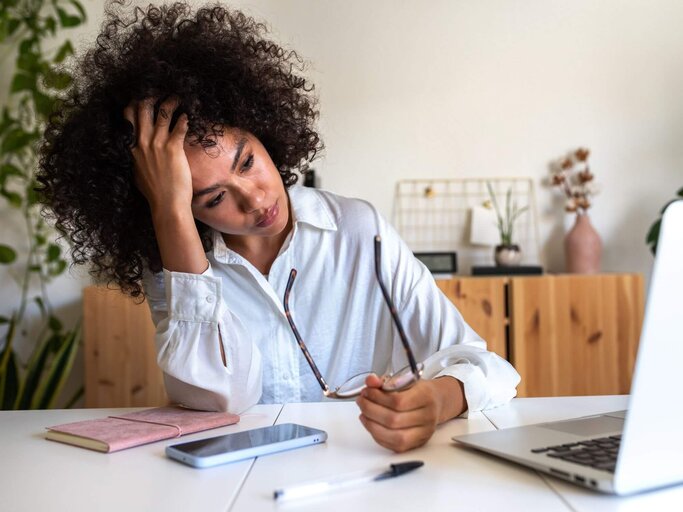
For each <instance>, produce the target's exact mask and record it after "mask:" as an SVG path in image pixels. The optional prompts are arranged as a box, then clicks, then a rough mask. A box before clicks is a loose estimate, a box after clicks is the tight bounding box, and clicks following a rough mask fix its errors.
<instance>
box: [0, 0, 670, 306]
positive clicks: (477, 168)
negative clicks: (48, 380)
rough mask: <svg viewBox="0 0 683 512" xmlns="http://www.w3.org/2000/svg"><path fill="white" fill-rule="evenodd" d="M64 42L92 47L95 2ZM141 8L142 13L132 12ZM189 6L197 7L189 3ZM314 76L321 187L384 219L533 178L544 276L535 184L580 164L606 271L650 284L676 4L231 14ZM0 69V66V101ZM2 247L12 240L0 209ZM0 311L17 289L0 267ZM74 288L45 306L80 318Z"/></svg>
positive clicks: (663, 176) (255, 5)
mask: <svg viewBox="0 0 683 512" xmlns="http://www.w3.org/2000/svg"><path fill="white" fill-rule="evenodd" d="M84 3H85V5H86V8H87V10H88V13H89V15H90V21H89V24H88V26H86V27H84V28H83V29H79V31H78V32H77V33H76V35H75V36H74V35H72V36H71V37H72V39H74V40H75V41H76V42H79V41H81V42H85V43H87V42H89V41H90V40H92V38H93V37H94V34H96V32H97V29H98V27H99V24H100V22H101V12H102V3H101V2H99V1H94V0H89V1H86V2H84ZM137 3H139V4H143V5H144V4H146V3H147V2H137ZM193 3H194V4H196V5H199V4H200V3H201V2H193ZM232 5H235V6H240V7H242V8H244V9H245V10H246V11H248V12H249V13H251V14H253V15H255V16H257V17H260V18H264V19H266V20H267V21H268V22H269V24H270V26H271V27H272V29H273V34H274V37H275V39H277V40H279V41H281V42H283V43H285V44H288V45H290V46H291V47H293V48H294V49H296V50H297V51H298V52H299V53H300V54H301V55H302V56H304V57H305V58H306V59H307V60H309V61H310V62H311V68H310V75H311V77H312V78H313V80H314V82H315V83H316V84H317V89H318V92H319V95H320V99H321V108H322V117H321V121H320V128H321V132H322V135H323V137H324V140H325V143H326V146H327V150H326V153H325V155H324V157H323V158H322V159H321V160H320V161H319V162H318V163H317V164H316V168H317V169H318V171H319V172H320V175H321V180H322V186H323V187H324V188H326V189H329V190H332V191H335V192H338V193H341V194H345V195H351V196H357V197H362V198H365V199H368V200H370V201H371V202H373V203H374V204H376V205H377V206H378V207H379V208H380V210H381V211H382V212H383V213H384V214H385V215H386V216H390V215H391V207H392V197H393V187H394V185H395V182H396V180H399V179H404V178H450V177H468V176H529V177H532V178H533V179H534V180H535V183H536V185H537V191H538V201H539V207H540V208H539V210H540V214H541V235H542V241H543V244H544V256H545V258H546V262H547V263H548V268H549V269H550V270H552V271H560V270H562V268H563V258H562V248H561V247H562V246H561V241H562V238H561V237H562V233H563V231H564V229H565V226H564V224H568V223H569V221H570V219H569V218H565V217H564V215H563V214H562V213H561V212H559V211H558V209H557V207H556V205H555V204H553V201H552V197H553V195H552V191H550V190H548V189H547V188H545V187H544V186H543V185H542V180H543V179H544V178H545V177H546V176H547V173H548V167H547V166H548V163H549V161H550V160H552V159H554V158H556V157H558V156H559V155H561V154H563V153H564V152H566V151H567V150H569V149H572V148H575V147H577V146H587V147H589V148H590V149H591V150H592V156H591V161H592V165H593V170H594V172H595V174H596V177H597V180H598V182H599V183H600V184H601V186H602V189H603V192H602V193H601V195H599V196H598V197H597V198H596V201H595V207H594V209H593V210H592V211H591V216H592V219H593V222H594V224H595V225H596V227H597V228H598V230H599V231H600V233H601V234H602V237H603V240H604V244H605V254H604V268H605V270H610V271H638V272H643V273H645V274H648V273H649V267H650V265H651V257H650V255H649V253H648V251H647V249H646V247H645V244H644V242H643V240H644V237H645V233H646V231H647V229H648V227H649V225H650V224H651V222H652V221H653V220H654V218H655V216H656V214H657V212H658V210H659V209H660V207H661V206H662V205H663V203H664V202H665V201H666V200H667V199H668V198H670V197H671V196H673V194H674V192H675V191H676V190H677V189H678V188H679V187H681V186H683V149H682V148H683V144H682V143H681V142H682V141H683V100H682V99H681V95H682V94H683V31H682V30H680V20H681V19H683V2H680V1H678V0H654V1H652V0H650V1H648V0H641V1H638V0H602V1H595V0H572V1H571V2H568V1H566V0H561V1H560V0H524V1H521V0H520V1H514V0H479V1H436V0H433V1H419V2H418V1H410V2H407V1H392V0H381V1H380V0H374V1H367V0H351V1H348V0H347V1H343V2H342V1H336V2H332V1H313V0H296V1H293V0H259V1H257V0H251V1H247V0H241V1H238V2H234V3H233V4H232ZM8 64H10V65H11V61H4V62H2V63H1V65H2V68H1V69H0V98H2V99H4V98H6V86H7V80H8V72H7V71H6V70H7V69H8ZM0 215H1V216H2V217H1V218H2V222H1V223H0V236H1V237H2V238H3V239H5V238H6V237H10V238H11V237H15V236H16V234H15V233H16V232H18V231H19V230H20V226H15V225H13V224H12V223H10V222H7V220H8V218H7V215H6V214H5V211H4V210H0ZM0 285H1V286H2V290H1V293H0V300H2V303H3V304H7V303H8V302H9V301H11V300H13V297H14V294H15V293H16V289H15V288H14V285H13V283H12V281H11V279H10V278H9V276H8V275H7V274H6V271H5V269H4V268H0ZM80 286H81V281H73V279H70V278H68V277H65V278H62V279H60V281H59V282H58V283H56V284H55V288H56V289H57V290H59V291H60V292H61V293H60V294H59V296H55V302H56V303H57V305H60V304H61V305H64V306H65V307H67V308H69V309H70V311H71V312H73V314H74V315H76V314H77V311H78V307H79V306H78V300H79V293H80V292H79V290H80Z"/></svg>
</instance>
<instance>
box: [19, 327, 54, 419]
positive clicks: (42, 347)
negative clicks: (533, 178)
mask: <svg viewBox="0 0 683 512" xmlns="http://www.w3.org/2000/svg"><path fill="white" fill-rule="evenodd" d="M55 336H57V335H55V334H53V335H51V336H49V337H48V338H45V339H43V340H42V342H40V344H39V345H38V347H37V350H36V352H35V353H34V354H33V355H32V356H31V359H30V360H29V362H28V365H27V368H26V376H25V377H24V382H23V383H22V386H21V390H20V392H19V395H18V397H17V403H16V404H15V409H28V408H29V407H31V403H32V402H33V397H34V395H35V392H36V389H37V388H38V384H39V382H40V378H41V376H42V375H43V370H44V369H45V363H46V362H47V357H48V355H49V354H50V351H49V350H48V347H49V345H50V344H51V341H52V339H53V338H54V337H55Z"/></svg>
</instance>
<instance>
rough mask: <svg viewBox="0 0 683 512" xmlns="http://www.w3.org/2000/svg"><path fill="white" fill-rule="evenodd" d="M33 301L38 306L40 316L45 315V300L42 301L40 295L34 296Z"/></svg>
mask: <svg viewBox="0 0 683 512" xmlns="http://www.w3.org/2000/svg"><path fill="white" fill-rule="evenodd" d="M33 300H34V302H35V303H36V304H38V308H39V309H40V314H41V315H42V316H45V315H46V314H47V309H46V308H45V302H43V298H42V297H35V298H34V299H33Z"/></svg>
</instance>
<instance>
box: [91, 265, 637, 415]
mask: <svg viewBox="0 0 683 512" xmlns="http://www.w3.org/2000/svg"><path fill="white" fill-rule="evenodd" d="M437 285H438V286H439V288H440V289H441V290H442V291H443V292H444V293H445V294H446V296H447V297H448V298H449V299H450V300H451V301H453V303H454V304H455V305H456V306H457V307H458V309H459V310H460V312H461V313H462V315H463V316H464V318H465V320H466V321H467V322H468V323H469V324H470V325H471V326H472V327H473V328H474V330H475V331H477V333H478V334H479V335H480V336H482V338H484V339H485V340H486V341H487V343H488V346H489V350H493V351H494V352H496V353H497V354H499V355H501V356H502V357H504V358H506V359H508V360H509V361H510V362H511V363H512V364H513V365H514V366H515V368H517V371H518V372H519V373H520V375H521V376H522V382H521V383H520V385H519V388H518V396H563V395H598V394H623V393H628V392H629V389H630V386H631V373H632V371H633V365H634V362H635V357H636V351H637V348H638V339H639V336H640V328H641V325H642V321H643V309H644V304H643V278H642V276H640V275H637V274H602V275H595V276H576V275H546V276H534V277H458V278H455V279H449V280H438V281H437ZM83 316H84V318H83V335H84V345H85V381H86V382H85V403H86V407H134V406H155V405H164V404H165V403H166V402H167V398H166V395H165V393H164V387H163V380H162V375H161V371H160V370H159V368H158V366H157V363H156V352H155V349H154V326H153V325H152V321H151V319H150V314H149V308H148V306H147V304H146V303H136V302H135V301H134V300H133V299H131V298H130V297H127V296H124V295H122V294H121V293H120V292H119V291H117V290H108V289H106V288H102V287H95V286H92V287H88V288H86V289H85V292H84V315H83Z"/></svg>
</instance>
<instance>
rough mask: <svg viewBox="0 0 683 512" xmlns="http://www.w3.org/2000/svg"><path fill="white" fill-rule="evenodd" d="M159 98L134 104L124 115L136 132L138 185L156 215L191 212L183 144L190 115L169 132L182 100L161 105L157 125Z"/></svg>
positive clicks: (131, 104)
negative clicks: (156, 105)
mask: <svg viewBox="0 0 683 512" xmlns="http://www.w3.org/2000/svg"><path fill="white" fill-rule="evenodd" d="M155 101H156V100H155V98H146V99H144V100H142V101H140V102H138V103H135V102H131V103H130V104H129V105H128V106H127V107H126V108H125V109H124V110H123V116H124V117H125V118H126V119H127V120H128V121H130V122H131V124H132V125H133V128H134V130H135V140H136V143H135V145H134V146H133V147H132V148H131V153H132V154H133V159H134V162H135V185H136V186H137V188H138V189H139V190H140V192H141V193H142V195H144V196H145V198H146V199H147V202H148V203H149V207H150V209H151V210H152V213H153V214H155V213H159V209H160V208H163V209H164V210H166V211H173V210H176V211H177V210H178V209H179V210H181V211H183V210H184V211H188V210H190V209H191V204H192V175H191V174H190V165H189V164H188V161H187V157H186V155H185V150H184V149H183V143H184V141H185V135H186V134H187V129H188V121H187V115H186V114H182V115H181V116H179V117H178V121H177V122H176V124H175V126H174V127H173V131H169V125H170V123H171V118H172V116H173V112H174V111H175V110H176V108H178V105H179V104H180V101H179V99H178V98H177V97H171V98H168V99H167V100H165V101H164V102H163V103H162V104H161V105H160V106H159V114H158V115H157V119H156V123H155V122H154V103H155Z"/></svg>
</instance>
